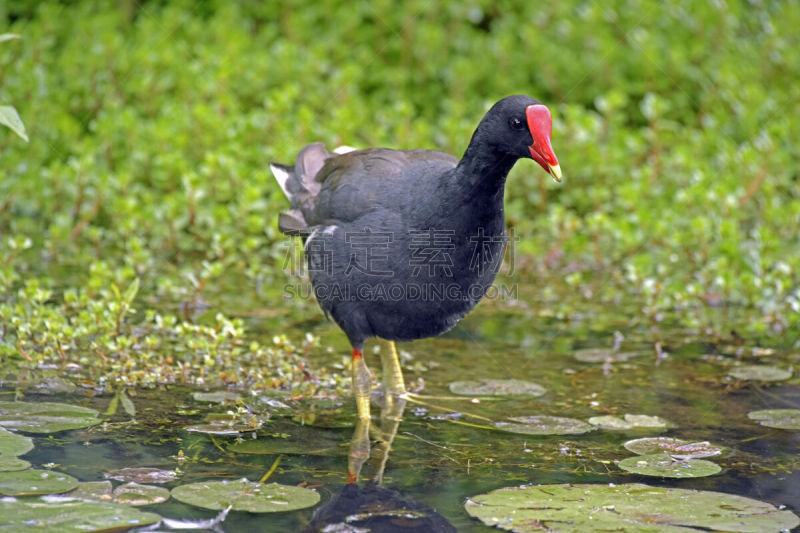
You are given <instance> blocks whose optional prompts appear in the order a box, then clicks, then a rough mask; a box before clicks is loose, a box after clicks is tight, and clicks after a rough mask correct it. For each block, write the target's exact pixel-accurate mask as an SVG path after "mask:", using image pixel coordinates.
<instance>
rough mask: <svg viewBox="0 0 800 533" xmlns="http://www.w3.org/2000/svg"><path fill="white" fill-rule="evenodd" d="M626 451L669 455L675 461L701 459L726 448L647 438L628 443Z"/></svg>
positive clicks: (639, 453) (707, 444) (706, 443)
mask: <svg viewBox="0 0 800 533" xmlns="http://www.w3.org/2000/svg"><path fill="white" fill-rule="evenodd" d="M623 446H625V449H627V450H629V451H632V452H633V453H635V454H638V455H652V454H657V453H667V454H669V455H670V457H672V458H675V459H699V458H701V457H712V456H715V455H719V454H721V453H722V451H723V450H724V448H723V447H722V446H717V445H715V444H711V443H710V442H707V441H704V442H690V441H687V440H682V439H673V438H671V437H645V438H643V439H633V440H629V441H628V442H626V443H625V444H624V445H623Z"/></svg>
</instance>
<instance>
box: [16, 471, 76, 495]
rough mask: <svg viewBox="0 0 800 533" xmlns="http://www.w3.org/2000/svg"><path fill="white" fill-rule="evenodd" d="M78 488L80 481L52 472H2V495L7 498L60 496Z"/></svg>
mask: <svg viewBox="0 0 800 533" xmlns="http://www.w3.org/2000/svg"><path fill="white" fill-rule="evenodd" d="M77 486H78V480H77V479H75V478H74V477H72V476H70V475H68V474H63V473H61V472H52V471H50V470H20V471H19V472H0V494H3V495H5V496H38V495H40V494H59V493H61V492H67V491H68V490H72V489H74V488H75V487H77Z"/></svg>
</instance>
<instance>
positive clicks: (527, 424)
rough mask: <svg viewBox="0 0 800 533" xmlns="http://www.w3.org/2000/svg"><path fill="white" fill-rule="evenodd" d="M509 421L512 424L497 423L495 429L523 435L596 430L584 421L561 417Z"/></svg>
mask: <svg viewBox="0 0 800 533" xmlns="http://www.w3.org/2000/svg"><path fill="white" fill-rule="evenodd" d="M509 420H511V422H497V423H495V427H497V429H501V430H503V431H508V432H509V433H521V434H523V435H580V434H581V433H586V432H587V431H591V430H592V429H594V428H592V426H591V425H589V424H587V423H586V422H584V421H583V420H578V419H576V418H564V417H559V416H546V415H536V416H515V417H510V418H509Z"/></svg>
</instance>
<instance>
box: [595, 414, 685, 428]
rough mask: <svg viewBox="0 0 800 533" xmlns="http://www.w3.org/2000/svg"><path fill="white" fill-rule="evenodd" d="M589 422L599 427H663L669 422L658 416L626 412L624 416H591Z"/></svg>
mask: <svg viewBox="0 0 800 533" xmlns="http://www.w3.org/2000/svg"><path fill="white" fill-rule="evenodd" d="M589 423H590V424H592V425H594V426H597V427H599V428H600V429H614V430H625V429H664V428H666V427H667V426H669V425H670V424H669V422H667V421H666V420H664V419H663V418H661V417H659V416H649V415H631V414H626V415H625V417H624V418H620V417H618V416H611V415H603V416H593V417H592V418H590V419H589Z"/></svg>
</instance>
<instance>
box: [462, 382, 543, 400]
mask: <svg viewBox="0 0 800 533" xmlns="http://www.w3.org/2000/svg"><path fill="white" fill-rule="evenodd" d="M450 392H452V393H453V394H460V395H462V396H541V395H543V394H544V393H545V392H547V389H545V388H544V387H542V386H541V385H539V384H538V383H533V382H530V381H523V380H521V379H479V380H476V381H454V382H453V383H451V384H450Z"/></svg>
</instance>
